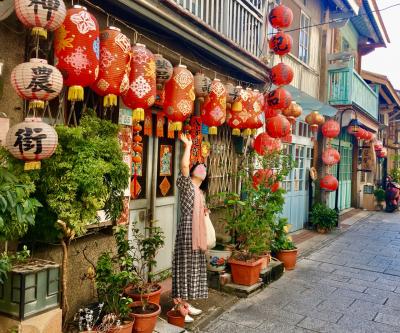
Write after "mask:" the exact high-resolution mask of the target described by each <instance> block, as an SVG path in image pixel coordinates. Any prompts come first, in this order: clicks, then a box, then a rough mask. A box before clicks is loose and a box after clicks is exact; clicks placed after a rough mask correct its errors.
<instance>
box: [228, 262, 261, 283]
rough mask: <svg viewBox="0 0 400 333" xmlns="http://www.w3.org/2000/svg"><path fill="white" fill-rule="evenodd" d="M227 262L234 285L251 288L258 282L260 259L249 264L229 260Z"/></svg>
mask: <svg viewBox="0 0 400 333" xmlns="http://www.w3.org/2000/svg"><path fill="white" fill-rule="evenodd" d="M228 262H229V264H230V265H231V271H232V279H233V282H234V283H236V284H241V285H244V286H251V285H253V284H256V283H257V282H258V281H259V279H260V272H261V265H262V259H258V260H254V261H250V262H247V261H239V260H235V259H229V261H228Z"/></svg>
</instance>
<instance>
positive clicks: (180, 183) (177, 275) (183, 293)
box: [172, 174, 208, 300]
mask: <svg viewBox="0 0 400 333" xmlns="http://www.w3.org/2000/svg"><path fill="white" fill-rule="evenodd" d="M176 185H177V187H178V189H179V194H180V209H181V220H180V223H179V224H178V230H177V233H176V240H175V250H174V258H173V261H172V297H174V298H176V297H180V298H182V299H184V300H190V299H191V300H193V299H199V298H207V297H208V287H207V264H206V255H205V253H204V252H202V251H200V250H196V251H193V249H192V218H193V205H194V184H193V182H192V179H191V178H190V177H185V176H183V175H182V174H179V177H178V180H177V182H176Z"/></svg>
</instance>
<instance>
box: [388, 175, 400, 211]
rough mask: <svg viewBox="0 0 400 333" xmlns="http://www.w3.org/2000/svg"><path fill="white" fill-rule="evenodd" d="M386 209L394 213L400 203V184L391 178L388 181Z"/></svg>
mask: <svg viewBox="0 0 400 333" xmlns="http://www.w3.org/2000/svg"><path fill="white" fill-rule="evenodd" d="M385 192H386V211H387V212H388V213H393V212H394V211H395V210H396V209H398V208H399V203H400V185H399V184H398V183H395V182H392V181H391V180H389V181H388V182H387V183H386V191H385Z"/></svg>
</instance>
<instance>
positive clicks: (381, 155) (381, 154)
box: [376, 148, 387, 158]
mask: <svg viewBox="0 0 400 333" xmlns="http://www.w3.org/2000/svg"><path fill="white" fill-rule="evenodd" d="M376 156H377V157H379V158H386V157H387V149H386V148H382V149H381V150H379V151H377V152H376Z"/></svg>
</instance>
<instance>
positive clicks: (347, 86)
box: [328, 66, 379, 119]
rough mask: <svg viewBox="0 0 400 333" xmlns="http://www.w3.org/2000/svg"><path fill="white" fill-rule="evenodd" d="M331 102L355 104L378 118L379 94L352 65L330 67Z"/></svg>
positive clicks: (329, 90)
mask: <svg viewBox="0 0 400 333" xmlns="http://www.w3.org/2000/svg"><path fill="white" fill-rule="evenodd" d="M328 72H329V80H328V94H329V95H328V96H329V104H332V105H352V104H355V105H357V106H358V107H360V108H361V109H363V110H364V111H365V112H366V113H368V114H369V115H371V116H372V117H373V118H375V119H378V103H379V96H378V94H377V93H376V92H375V91H374V90H373V89H372V88H371V87H370V86H369V85H368V84H367V83H366V82H365V81H364V80H363V78H362V77H361V76H360V75H359V74H358V73H357V72H356V70H355V69H354V68H352V66H349V67H344V68H337V69H329V71H328Z"/></svg>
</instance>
